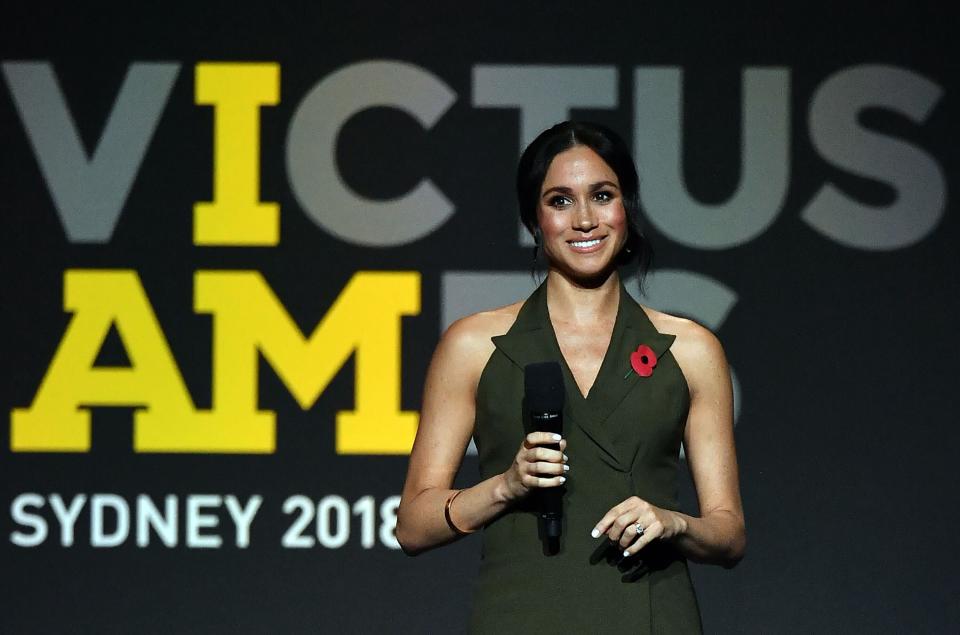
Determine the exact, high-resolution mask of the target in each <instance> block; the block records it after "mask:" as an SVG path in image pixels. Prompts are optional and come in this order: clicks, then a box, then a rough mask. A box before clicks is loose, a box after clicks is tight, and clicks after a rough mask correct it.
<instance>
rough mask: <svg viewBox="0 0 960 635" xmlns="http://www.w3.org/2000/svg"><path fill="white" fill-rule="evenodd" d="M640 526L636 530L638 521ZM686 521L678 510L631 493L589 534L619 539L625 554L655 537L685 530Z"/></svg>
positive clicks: (632, 553)
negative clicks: (639, 530)
mask: <svg viewBox="0 0 960 635" xmlns="http://www.w3.org/2000/svg"><path fill="white" fill-rule="evenodd" d="M638 523H639V525H640V526H641V527H643V533H642V534H639V537H638V530H637V524H638ZM686 528H687V522H686V520H685V519H684V518H683V516H681V515H680V514H678V513H677V512H672V511H670V510H668V509H660V508H659V507H656V506H655V505H651V504H650V503H648V502H647V501H645V500H643V499H642V498H640V497H638V496H631V497H630V498H628V499H627V500H625V501H623V502H622V503H620V504H619V505H617V506H616V507H614V508H612V509H611V510H610V511H608V512H607V513H606V515H605V516H604V517H603V518H602V519H601V520H600V522H599V523H597V526H596V527H594V529H593V532H591V535H592V536H593V537H594V538H599V537H600V535H601V534H606V535H607V538H609V539H610V541H611V542H619V543H620V546H621V547H622V548H623V549H624V552H623V555H624V556H632V555H634V554H635V553H637V552H638V551H640V550H641V549H643V548H644V547H645V546H647V544H649V543H650V542H651V541H652V540H654V539H656V538H661V539H663V538H672V537H674V536H676V535H677V534H681V533H683V532H684V531H686Z"/></svg>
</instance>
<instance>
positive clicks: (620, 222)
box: [603, 203, 627, 232]
mask: <svg viewBox="0 0 960 635" xmlns="http://www.w3.org/2000/svg"><path fill="white" fill-rule="evenodd" d="M605 211H606V214H605V215H604V219H603V223H604V224H605V225H607V226H608V227H610V228H612V229H616V230H618V231H622V232H626V231H627V211H626V210H625V209H624V207H623V204H622V203H617V204H616V205H611V206H609V207H608V208H607V209H606V210H605Z"/></svg>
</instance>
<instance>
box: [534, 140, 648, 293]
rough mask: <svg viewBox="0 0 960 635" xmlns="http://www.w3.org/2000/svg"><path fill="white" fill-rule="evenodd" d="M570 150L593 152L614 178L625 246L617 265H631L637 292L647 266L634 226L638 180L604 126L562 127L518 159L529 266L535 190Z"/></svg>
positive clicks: (644, 249) (637, 215)
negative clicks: (623, 218)
mask: <svg viewBox="0 0 960 635" xmlns="http://www.w3.org/2000/svg"><path fill="white" fill-rule="evenodd" d="M574 146H586V147H588V148H590V149H591V150H593V151H594V152H596V153H597V154H598V155H599V156H600V158H601V159H603V160H604V161H605V162H606V164H607V165H609V166H610V168H611V169H612V170H613V171H614V172H615V173H616V175H617V180H618V181H620V193H621V197H622V200H623V207H624V210H625V211H626V213H627V242H626V245H624V248H623V249H622V250H621V251H620V253H619V254H617V261H616V262H617V265H620V266H622V265H625V264H628V263H630V262H631V261H632V260H634V258H636V261H637V277H638V279H639V281H640V286H641V289H642V288H643V280H644V278H645V277H646V274H647V270H648V269H649V268H650V264H651V262H652V261H653V248H652V247H651V246H650V243H649V241H648V240H647V239H646V237H645V236H644V235H643V229H642V227H641V225H640V179H639V178H638V177H637V168H636V166H635V165H634V163H633V157H631V156H630V150H629V149H628V148H627V144H625V143H624V142H623V139H621V138H620V136H619V135H618V134H617V133H615V132H614V131H613V130H610V129H609V128H607V127H606V126H601V125H600V124H596V123H589V122H583V121H564V122H562V123H558V124H556V125H555V126H553V127H552V128H549V129H547V130H544V131H543V132H541V133H540V134H539V135H538V136H537V138H536V139H534V140H533V141H532V142H531V143H530V145H528V146H527V149H526V150H524V151H523V154H522V155H520V162H519V163H518V165H517V203H518V204H519V206H520V220H521V221H522V222H523V225H524V226H525V227H526V228H527V230H528V231H529V232H530V233H531V234H532V235H533V239H534V242H535V243H536V246H535V247H534V260H536V257H537V250H538V247H539V246H540V227H539V225H538V223H537V207H538V205H539V201H540V188H541V187H543V179H544V178H545V177H546V176H547V170H548V169H549V168H550V163H551V162H552V161H553V159H554V157H556V156H557V155H558V154H560V153H561V152H563V151H565V150H569V149H570V148H573V147H574Z"/></svg>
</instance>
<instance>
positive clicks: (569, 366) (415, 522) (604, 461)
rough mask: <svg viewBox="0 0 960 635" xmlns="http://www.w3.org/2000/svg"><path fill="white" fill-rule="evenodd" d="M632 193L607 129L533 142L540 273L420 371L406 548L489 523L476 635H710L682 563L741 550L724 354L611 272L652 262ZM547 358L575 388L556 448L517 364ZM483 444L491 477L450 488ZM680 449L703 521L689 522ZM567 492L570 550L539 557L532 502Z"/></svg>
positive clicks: (521, 194)
mask: <svg viewBox="0 0 960 635" xmlns="http://www.w3.org/2000/svg"><path fill="white" fill-rule="evenodd" d="M637 189H638V183H637V173H636V168H635V167H634V164H633V161H632V159H631V158H630V155H629V151H628V150H627V148H626V146H625V144H624V143H623V141H622V140H621V139H620V138H619V137H617V135H616V134H614V133H613V132H612V131H610V130H608V129H606V128H604V127H602V126H598V125H594V124H586V123H578V122H565V123H561V124H558V125H556V126H554V127H553V128H550V129H549V130H547V131H545V132H543V133H541V135H540V136H539V137H537V139H535V140H534V141H533V143H531V144H530V146H529V147H528V148H527V149H526V150H525V151H524V153H523V156H522V157H521V159H520V164H519V167H518V175H517V194H518V198H519V203H520V215H521V219H522V220H523V222H524V224H525V225H526V227H527V228H528V229H529V230H530V231H531V233H532V234H533V236H534V238H535V240H536V244H537V246H538V248H539V249H542V250H543V253H544V255H545V256H546V260H547V264H548V273H547V278H546V281H545V282H544V283H543V284H542V285H540V287H539V288H538V289H537V290H536V291H535V292H534V293H533V294H532V295H531V296H530V297H529V298H528V299H527V300H526V301H524V302H518V303H516V304H512V305H509V306H505V307H502V308H499V309H494V310H492V311H487V312H482V313H478V314H475V315H471V316H469V317H466V318H463V319H462V320H459V321H458V322H456V323H454V324H453V325H452V326H451V327H450V328H449V329H448V330H447V332H446V333H445V334H444V335H443V337H442V338H441V341H440V343H439V345H438V346H437V350H436V352H435V354H434V357H433V360H432V362H431V365H430V369H429V371H428V373H427V378H426V384H425V391H424V399H423V409H422V412H421V420H420V428H419V430H418V432H417V438H416V441H415V443H414V447H413V451H412V453H411V456H410V466H409V471H408V474H407V481H406V484H405V486H404V490H403V497H402V501H401V504H400V509H399V515H398V524H397V532H396V533H397V539H398V540H399V541H400V544H401V545H402V546H403V549H404V551H405V552H407V553H410V554H415V553H418V552H421V551H423V550H425V549H429V548H431V547H434V546H437V545H441V544H444V543H447V542H450V541H451V540H454V539H456V538H458V537H460V536H462V535H465V534H467V533H471V532H473V531H476V530H478V529H481V528H482V529H483V547H482V563H481V569H480V578H479V581H478V587H477V591H476V595H475V601H474V609H473V615H472V618H471V628H472V630H474V631H476V632H519V631H525V632H526V631H527V629H536V632H550V631H551V629H552V628H558V629H563V630H564V631H566V632H573V633H579V632H600V631H601V630H603V631H610V632H664V633H683V632H699V631H700V628H701V627H700V615H699V610H698V608H697V603H696V598H695V595H694V593H693V589H692V586H691V583H690V578H689V573H688V571H687V566H686V559H688V558H689V559H693V560H695V561H698V562H707V563H715V564H721V565H724V566H733V565H734V564H736V562H737V561H739V560H740V558H741V557H742V556H743V553H744V548H745V543H746V540H745V532H744V520H743V510H742V506H741V502H740V494H739V485H738V478H737V462H736V453H735V449H734V440H733V408H732V399H733V398H732V389H731V383H730V374H729V370H728V367H727V363H726V360H725V357H724V353H723V349H722V347H721V346H720V343H719V342H718V341H717V339H716V337H714V335H713V334H712V333H711V332H710V331H708V330H707V329H705V328H704V327H702V326H700V325H698V324H696V323H695V322H692V321H690V320H686V319H682V318H679V317H674V316H672V315H668V314H666V313H661V312H659V311H655V310H653V309H650V308H647V307H642V306H640V305H639V304H637V303H636V302H634V301H633V299H632V298H631V297H630V296H629V295H628V294H627V293H626V291H625V290H624V288H623V284H622V283H621V280H620V276H619V273H618V271H617V269H618V266H619V265H622V264H624V263H625V262H628V261H629V260H631V259H632V258H638V259H639V262H640V275H641V277H642V275H643V273H644V272H645V269H646V265H647V263H648V262H649V257H650V251H649V246H648V245H647V243H646V241H645V240H644V238H643V235H642V234H641V232H640V231H639V224H638V220H637V219H638V216H639V196H638V192H637ZM550 360H555V361H558V362H560V364H561V366H562V368H563V372H564V377H565V382H566V393H567V396H566V406H565V409H564V432H565V434H564V438H562V439H557V438H556V435H551V434H548V433H545V432H537V431H526V430H524V417H523V413H522V399H523V368H524V366H525V365H526V364H529V363H534V362H542V361H550ZM471 434H473V435H474V438H475V440H476V443H477V448H478V451H479V460H480V472H481V477H482V479H483V480H481V481H480V482H479V483H477V484H476V485H474V486H473V487H470V488H467V489H464V490H453V489H451V485H452V483H453V479H454V475H455V474H456V472H457V470H458V468H459V466H460V462H461V459H462V457H463V454H464V450H465V448H466V446H467V443H468V442H469V440H470V436H471ZM681 440H682V441H683V443H684V447H685V450H686V458H687V463H688V465H689V469H690V471H691V473H692V476H693V480H694V483H695V485H696V488H697V497H698V500H699V504H700V516H690V515H687V514H684V513H681V512H680V511H678V502H677V472H678V468H679V450H680V443H681ZM558 441H559V450H558V449H554V448H556V447H557V445H556V444H557V443H558ZM555 487H560V488H562V489H563V512H564V523H565V524H564V530H563V538H562V542H561V546H560V550H559V553H557V554H555V555H545V553H544V550H543V549H541V543H540V538H539V536H538V530H537V513H536V512H537V506H536V503H535V498H536V497H532V496H531V494H533V493H534V492H537V491H538V490H543V489H545V488H555Z"/></svg>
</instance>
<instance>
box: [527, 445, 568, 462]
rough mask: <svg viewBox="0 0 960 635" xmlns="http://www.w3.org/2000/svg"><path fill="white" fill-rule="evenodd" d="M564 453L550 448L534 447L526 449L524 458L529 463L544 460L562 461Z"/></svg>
mask: <svg viewBox="0 0 960 635" xmlns="http://www.w3.org/2000/svg"><path fill="white" fill-rule="evenodd" d="M563 458H564V454H563V452H561V451H560V450H551V449H550V448H544V447H540V446H538V447H535V448H530V449H529V450H527V453H526V459H527V461H529V462H530V463H536V462H537V461H546V462H548V463H563Z"/></svg>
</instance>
